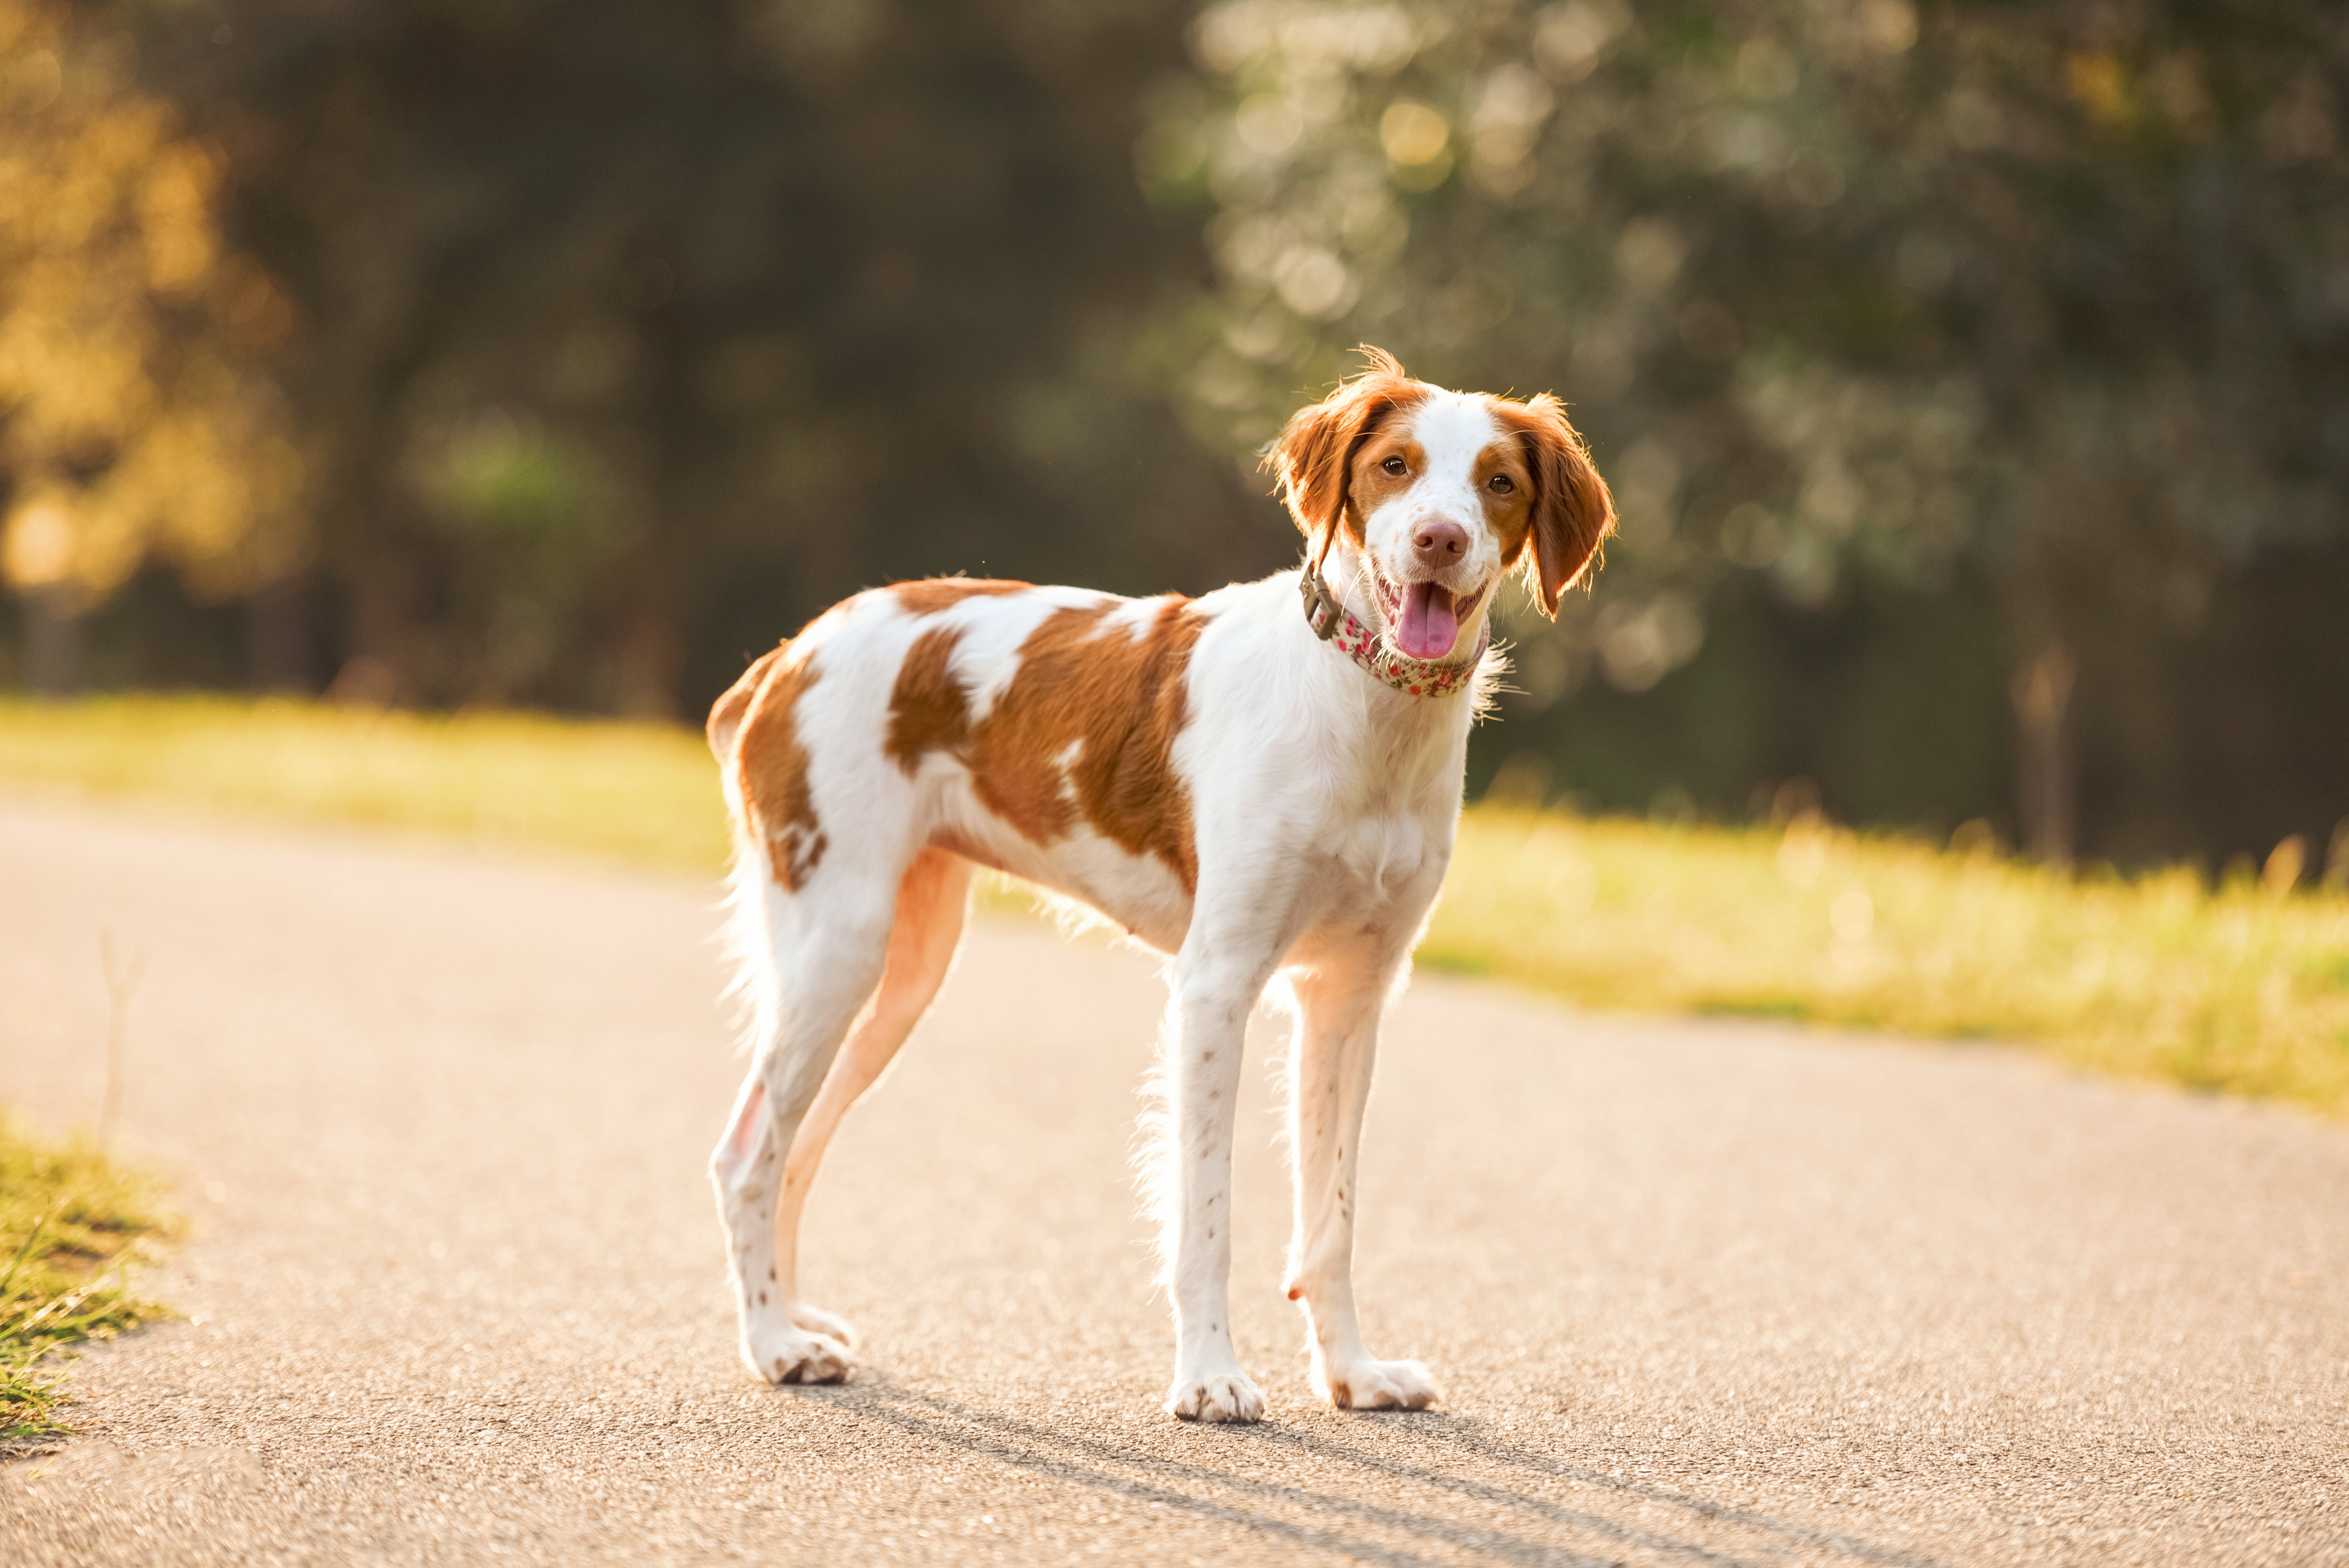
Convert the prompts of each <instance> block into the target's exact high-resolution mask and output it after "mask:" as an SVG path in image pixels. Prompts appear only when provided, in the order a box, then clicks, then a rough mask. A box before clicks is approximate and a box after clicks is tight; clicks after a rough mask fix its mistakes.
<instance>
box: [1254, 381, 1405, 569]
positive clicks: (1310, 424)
mask: <svg viewBox="0 0 2349 1568" xmlns="http://www.w3.org/2000/svg"><path fill="white" fill-rule="evenodd" d="M1361 352H1362V357H1363V358H1365V359H1367V360H1368V361H1370V368H1369V369H1367V370H1365V371H1363V372H1362V374H1361V375H1360V376H1357V377H1354V378H1353V379H1352V380H1351V381H1345V382H1340V384H1339V387H1338V389H1337V390H1336V391H1334V392H1332V393H1330V396H1328V397H1324V398H1323V399H1321V401H1320V402H1319V403H1316V404H1314V405H1313V406H1312V407H1309V408H1300V409H1299V410H1298V411H1297V412H1296V413H1295V414H1293V415H1291V416H1290V417H1289V420H1288V425H1287V426H1286V427H1284V428H1282V430H1281V432H1280V437H1279V438H1278V440H1276V441H1274V442H1273V444H1272V449H1271V451H1270V452H1268V454H1267V455H1266V457H1265V464H1266V466H1267V467H1268V468H1270V469H1272V470H1273V473H1274V475H1275V477H1276V478H1277V479H1278V480H1279V485H1280V491H1281V494H1282V496H1283V497H1284V498H1285V499H1286V500H1288V511H1289V515H1290V516H1292V517H1294V518H1295V519H1296V520H1297V526H1298V527H1299V528H1301V529H1303V530H1304V531H1305V537H1306V538H1307V539H1309V540H1310V541H1311V542H1312V546H1313V552H1314V560H1315V562H1317V563H1318V562H1319V560H1320V558H1321V557H1322V556H1323V555H1326V554H1328V553H1329V550H1330V542H1331V541H1332V540H1333V539H1334V538H1335V537H1336V533H1337V531H1338V530H1339V529H1341V528H1342V529H1344V530H1345V531H1346V534H1347V537H1348V538H1350V539H1351V540H1352V541H1353V542H1355V543H1357V544H1360V543H1361V542H1362V523H1361V516H1362V514H1361V509H1359V508H1358V507H1356V506H1354V505H1352V504H1350V502H1351V500H1352V499H1353V498H1352V496H1351V493H1350V492H1351V488H1352V485H1353V482H1354V474H1355V463H1354V459H1355V458H1356V456H1357V454H1358V453H1359V452H1360V450H1361V447H1362V444H1363V443H1364V442H1365V441H1367V440H1368V439H1370V438H1371V436H1373V435H1375V434H1377V432H1378V431H1379V430H1380V429H1381V428H1383V427H1384V426H1385V424H1386V422H1387V420H1388V419H1389V418H1391V417H1392V415H1393V414H1394V412H1395V411H1396V410H1397V409H1399V408H1408V407H1412V406H1413V405H1414V404H1416V403H1418V402H1419V401H1420V400H1421V399H1422V398H1423V397H1426V396H1427V384H1426V383H1425V382H1422V381H1413V379H1412V378H1411V377H1408V376H1406V375H1404V374H1403V368H1402V366H1401V365H1399V364H1397V363H1396V362H1395V357H1394V356H1392V354H1389V353H1387V352H1386V350H1384V349H1382V348H1372V347H1371V346H1370V345H1369V344H1367V343H1366V344H1364V345H1362V350H1361Z"/></svg>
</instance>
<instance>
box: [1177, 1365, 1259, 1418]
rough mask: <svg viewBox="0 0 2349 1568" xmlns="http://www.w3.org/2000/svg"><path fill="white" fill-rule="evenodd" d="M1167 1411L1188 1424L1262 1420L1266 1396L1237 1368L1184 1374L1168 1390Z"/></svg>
mask: <svg viewBox="0 0 2349 1568" xmlns="http://www.w3.org/2000/svg"><path fill="white" fill-rule="evenodd" d="M1166 1408H1167V1409H1168V1410H1169V1411H1171V1412H1173V1413H1174V1415H1175V1416H1177V1417H1179V1418H1182V1419H1184V1420H1185V1421H1260V1420H1262V1419H1263V1418H1264V1396H1263V1395H1262V1394H1261V1393H1258V1392H1257V1386H1256V1385H1255V1384H1254V1383H1251V1382H1249V1381H1248V1375H1247V1373H1245V1372H1242V1371H1240V1370H1239V1369H1238V1368H1237V1367H1234V1368H1232V1369H1231V1370H1230V1371H1227V1372H1206V1373H1199V1374H1190V1373H1184V1374H1180V1375H1178V1376H1177V1377H1175V1379H1174V1387H1171V1388H1169V1389H1167V1390H1166Z"/></svg>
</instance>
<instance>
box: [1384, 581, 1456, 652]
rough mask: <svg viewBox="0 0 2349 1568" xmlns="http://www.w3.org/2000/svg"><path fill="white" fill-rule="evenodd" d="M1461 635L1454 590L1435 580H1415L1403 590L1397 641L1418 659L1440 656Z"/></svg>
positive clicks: (1400, 646)
mask: <svg viewBox="0 0 2349 1568" xmlns="http://www.w3.org/2000/svg"><path fill="white" fill-rule="evenodd" d="M1459 636H1460V617H1459V615H1458V614H1456V613H1455V611H1454V604H1453V599H1452V590H1450V589H1449V588H1439V587H1437V586H1436V585H1435V584H1434V583H1413V584H1412V585H1411V586H1410V587H1408V588H1406V589H1404V590H1403V591H1402V624H1401V625H1399V626H1397V627H1396V628H1395V645H1396V646H1397V647H1399V648H1401V649H1402V651H1403V652H1404V653H1406V654H1408V655H1411V656H1412V657H1413V658H1414V659H1440V658H1442V657H1443V656H1444V655H1446V654H1448V653H1450V652H1451V651H1452V645H1453V643H1454V642H1455V641H1456V640H1458V638H1459Z"/></svg>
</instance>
